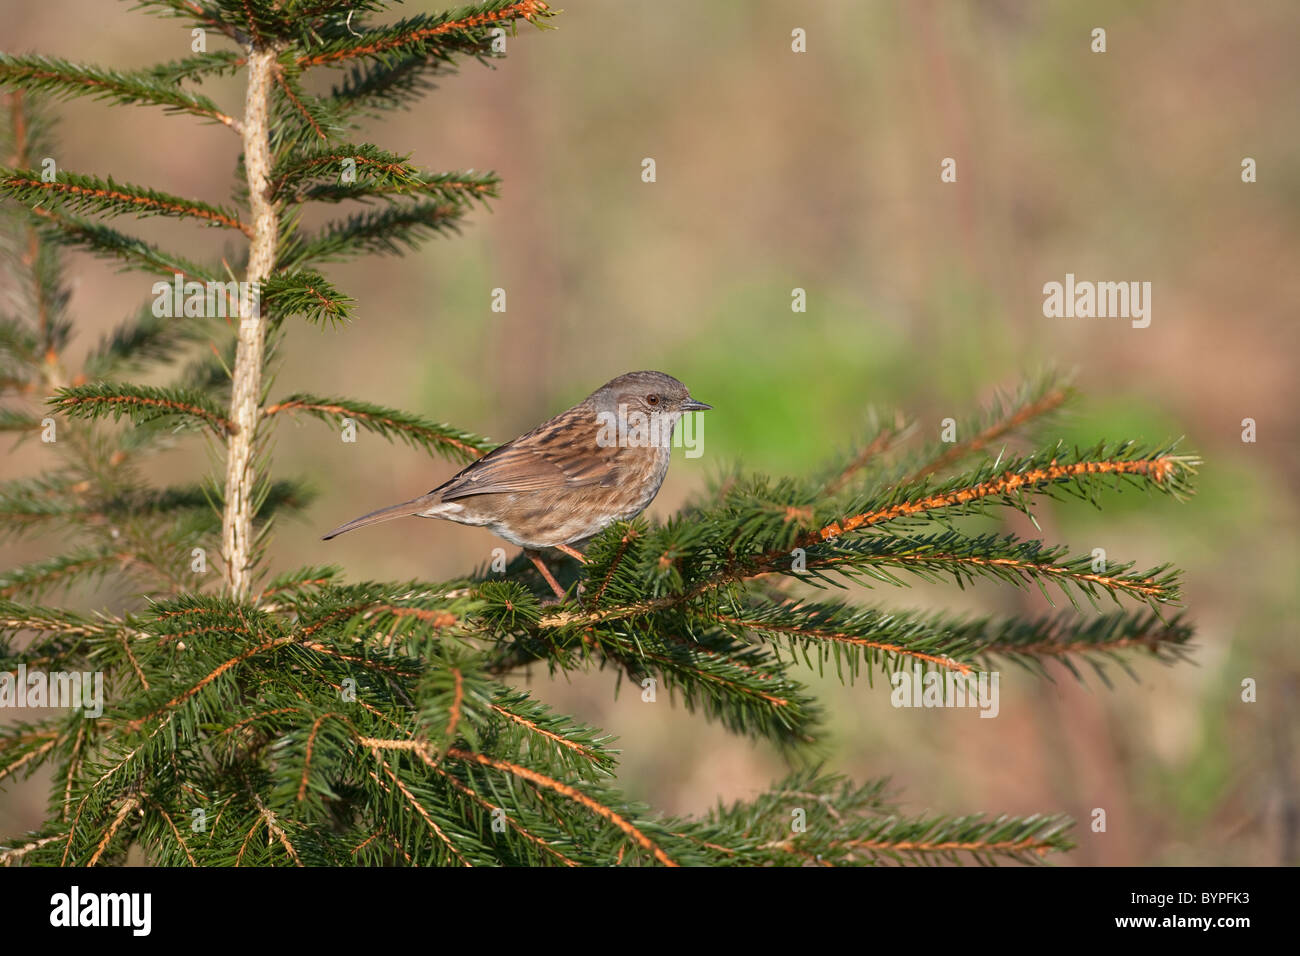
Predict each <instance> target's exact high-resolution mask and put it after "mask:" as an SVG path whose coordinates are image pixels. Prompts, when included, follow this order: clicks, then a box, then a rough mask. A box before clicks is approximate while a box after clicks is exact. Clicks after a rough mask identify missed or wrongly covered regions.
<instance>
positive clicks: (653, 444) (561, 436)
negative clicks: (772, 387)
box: [322, 372, 712, 598]
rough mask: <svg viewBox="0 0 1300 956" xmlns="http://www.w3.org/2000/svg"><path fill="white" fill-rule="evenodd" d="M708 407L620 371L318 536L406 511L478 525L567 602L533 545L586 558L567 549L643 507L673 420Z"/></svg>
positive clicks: (662, 378)
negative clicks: (405, 494) (417, 487)
mask: <svg viewBox="0 0 1300 956" xmlns="http://www.w3.org/2000/svg"><path fill="white" fill-rule="evenodd" d="M711 407H712V406H711V405H705V404H704V403H703V402H697V401H696V400H695V399H693V398H691V396H690V393H689V392H688V391H687V389H686V386H685V385H683V384H682V383H681V382H679V381H677V379H675V378H673V377H672V376H671V375H665V374H664V373H663V372H629V373H627V374H626V375H620V376H619V377H618V378H616V379H614V380H613V381H610V382H607V383H606V384H605V385H602V386H601V387H600V388H598V389H596V390H595V391H594V392H592V393H591V394H590V395H588V396H587V397H586V398H584V399H583V400H582V401H581V402H579V403H578V404H577V405H574V406H573V407H572V408H570V409H569V410H568V411H564V412H561V413H560V414H558V415H556V416H555V417H554V418H552V419H551V420H550V421H546V422H543V423H542V424H540V425H538V426H537V427H536V428H534V429H533V430H532V431H530V432H528V433H526V434H524V435H520V436H519V437H518V438H516V439H515V440H514V441H508V442H506V443H505V444H504V445H502V446H500V447H499V448H496V449H493V450H492V451H491V452H489V453H488V454H486V455H484V456H483V457H482V458H480V459H478V460H477V461H475V462H473V463H472V464H470V465H468V466H467V467H466V468H464V469H463V470H461V471H460V472H458V473H457V474H455V475H453V476H452V477H451V478H450V479H448V480H447V481H445V482H443V483H442V484H441V485H439V486H438V487H437V488H434V489H433V490H432V491H430V492H429V493H428V494H425V495H421V496H420V497H418V498H412V499H411V500H410V501H403V502H402V503H401V504H397V505H392V506H391V507H388V508H381V509H379V510H378V511H372V512H371V513H370V514H367V515H362V516H361V517H360V518H354V519H353V520H351V521H349V522H348V523H347V524H345V525H342V526H340V527H338V528H335V529H334V530H333V531H331V532H330V533H329V534H327V535H325V537H324V538H323V539H322V540H325V541H328V540H329V539H330V538H333V537H336V536H338V535H340V534H343V533H344V532H345V531H353V530H355V529H356V528H364V527H366V525H372V524H378V523H379V522H380V521H388V520H389V519H391V518H401V517H406V516H416V517H420V518H446V519H447V520H448V521H455V522H458V523H460V524H468V525H476V526H482V527H486V528H489V529H491V530H492V531H493V532H495V533H496V534H498V535H500V536H501V537H502V538H505V539H506V540H507V541H509V542H510V543H511V544H517V545H519V546H521V547H522V548H523V549H524V554H526V555H527V556H528V559H529V560H530V561H532V562H533V564H534V565H535V566H536V567H537V570H538V571H540V572H541V574H542V577H544V578H545V579H546V582H547V583H548V584H549V585H550V586H551V589H552V590H553V591H554V592H555V593H556V596H557V597H560V598H563V597H564V589H563V588H561V587H560V585H559V584H558V583H557V582H556V580H555V578H554V577H552V575H551V573H550V571H549V570H547V568H546V565H545V564H544V563H543V562H542V559H541V556H540V555H539V554H538V549H539V548H557V549H559V550H560V551H563V552H564V553H565V554H568V555H571V556H572V557H575V558H577V559H578V560H579V561H582V560H583V556H582V554H581V553H580V552H578V551H577V550H575V549H574V548H572V547H571V545H573V544H574V543H575V542H580V541H583V540H585V539H587V538H590V537H591V536H592V535H594V534H596V533H598V532H599V531H601V530H603V529H604V528H607V527H609V526H610V525H611V524H613V523H614V522H616V521H627V520H628V519H630V518H634V517H635V516H636V515H639V514H640V513H641V512H642V511H644V510H645V509H646V507H647V506H648V505H649V504H650V502H651V501H653V500H654V497H655V495H656V494H658V493H659V486H660V485H662V484H663V481H664V476H665V475H666V474H668V462H669V460H670V459H671V458H672V438H673V429H674V428H675V426H676V425H677V422H678V420H679V419H680V418H681V417H682V414H683V413H685V412H695V411H705V410H707V409H709V408H711Z"/></svg>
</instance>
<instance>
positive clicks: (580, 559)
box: [555, 544, 587, 564]
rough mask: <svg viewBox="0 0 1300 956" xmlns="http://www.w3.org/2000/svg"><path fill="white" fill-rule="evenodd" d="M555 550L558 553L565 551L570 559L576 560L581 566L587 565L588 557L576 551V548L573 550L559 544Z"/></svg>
mask: <svg viewBox="0 0 1300 956" xmlns="http://www.w3.org/2000/svg"><path fill="white" fill-rule="evenodd" d="M555 550H556V551H563V552H564V553H565V554H567V555H568V556H569V557H571V558H573V559H574V560H575V561H577V562H578V563H579V564H586V563H587V556H586V555H585V554H583V553H582V552H581V551H579V550H578V549H576V548H571V547H569V546H568V545H567V544H557V545H556V546H555Z"/></svg>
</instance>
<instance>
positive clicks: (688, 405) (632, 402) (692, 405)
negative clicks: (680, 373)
mask: <svg viewBox="0 0 1300 956" xmlns="http://www.w3.org/2000/svg"><path fill="white" fill-rule="evenodd" d="M591 401H592V404H593V405H595V406H596V408H597V409H601V410H616V409H617V408H618V407H619V406H620V405H621V406H623V407H624V408H626V409H628V410H635V411H639V412H643V413H645V414H646V415H655V414H659V415H671V416H673V418H674V419H675V418H676V417H677V416H679V415H681V414H682V413H683V412H703V411H707V410H708V409H710V408H712V407H713V406H712V405H706V404H704V403H703V402H697V401H696V400H695V399H693V398H691V393H690V391H689V390H688V389H687V388H686V386H685V385H683V384H682V383H681V382H679V381H677V379H675V378H673V377H672V376H671V375H665V374H664V373H663V372H628V373H627V374H626V375H620V376H619V377H618V378H616V379H613V380H612V381H609V382H606V383H605V384H604V385H602V386H601V387H600V388H598V389H596V391H595V392H593V393H592V395H591Z"/></svg>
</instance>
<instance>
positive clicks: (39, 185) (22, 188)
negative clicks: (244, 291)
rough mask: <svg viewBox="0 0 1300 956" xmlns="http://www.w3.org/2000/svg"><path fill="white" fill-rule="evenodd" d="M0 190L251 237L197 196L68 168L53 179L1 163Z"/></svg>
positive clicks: (28, 201) (32, 201)
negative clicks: (185, 196)
mask: <svg viewBox="0 0 1300 956" xmlns="http://www.w3.org/2000/svg"><path fill="white" fill-rule="evenodd" d="M0 191H3V192H4V193H6V194H8V195H9V196H10V197H11V198H13V199H15V200H17V201H18V202H20V203H23V204H24V205H27V206H41V205H43V204H45V203H52V204H54V205H55V207H56V209H57V210H67V211H71V212H83V211H86V210H90V211H93V212H96V213H99V214H100V215H103V216H117V215H134V216H140V217H145V216H175V217H177V218H182V219H184V218H191V219H198V220H200V221H202V222H206V223H208V224H210V225H213V226H222V227H224V228H226V229H238V230H239V231H240V232H242V233H244V235H246V236H250V237H251V236H252V228H251V227H249V226H247V225H245V224H244V223H243V222H241V221H240V220H239V217H238V216H236V215H235V214H234V213H233V212H230V211H229V210H227V209H223V208H221V207H219V206H212V205H209V204H208V203H205V202H200V201H199V200H197V199H182V198H181V197H179V196H172V195H170V194H168V193H164V192H159V191H158V190H155V189H149V188H147V187H144V186H134V185H131V184H128V183H118V182H114V180H113V179H112V178H111V177H110V178H109V179H106V180H104V179H99V178H97V177H95V176H83V175H81V174H80V173H70V172H67V171H64V172H61V173H59V178H58V179H56V180H54V181H53V182H45V181H44V180H43V179H42V178H41V175H40V174H39V173H37V172H35V171H33V170H29V169H11V168H9V167H7V166H0Z"/></svg>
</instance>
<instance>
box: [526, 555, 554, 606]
mask: <svg viewBox="0 0 1300 956" xmlns="http://www.w3.org/2000/svg"><path fill="white" fill-rule="evenodd" d="M524 554H526V555H527V556H528V560H529V561H531V562H533V566H534V567H536V568H537V570H538V571H539V572H540V573H541V575H542V577H543V578H545V579H546V583H547V584H549V585H550V586H551V590H552V591H554V592H555V596H556V597H557V598H559V599H560V600H561V601H563V600H564V588H562V587H560V582H559V581H557V580H555V576H554V575H553V574H551V569H550V568H548V567H547V566H546V563H545V562H544V561H542V556H541V555H540V554H538V553H537V552H536V551H533V550H531V549H529V548H524Z"/></svg>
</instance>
